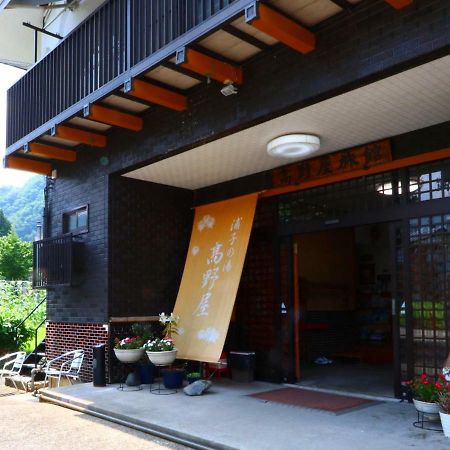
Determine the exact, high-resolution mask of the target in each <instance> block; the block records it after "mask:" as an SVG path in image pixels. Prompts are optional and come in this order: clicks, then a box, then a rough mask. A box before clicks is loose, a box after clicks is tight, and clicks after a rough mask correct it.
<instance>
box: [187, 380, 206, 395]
mask: <svg viewBox="0 0 450 450" xmlns="http://www.w3.org/2000/svg"><path fill="white" fill-rule="evenodd" d="M211 385H212V382H211V381H209V380H198V381H194V383H192V384H189V385H187V386H186V387H185V388H184V389H183V391H184V393H185V394H186V395H202V394H203V393H204V392H206V391H207V390H208V389H209V388H210V387H211Z"/></svg>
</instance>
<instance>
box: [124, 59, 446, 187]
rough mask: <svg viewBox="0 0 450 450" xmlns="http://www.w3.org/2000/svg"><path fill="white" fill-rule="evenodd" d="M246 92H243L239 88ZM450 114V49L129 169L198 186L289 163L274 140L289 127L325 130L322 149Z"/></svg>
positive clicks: (313, 131) (437, 120)
mask: <svg viewBox="0 0 450 450" xmlns="http://www.w3.org/2000/svg"><path fill="white" fill-rule="evenodd" d="M238 95H239V94H238ZM448 120H450V56H446V57H444V58H441V59H438V60H435V61H432V62H430V63H427V64H424V65H422V66H419V67H416V68H414V69H411V70H408V71H405V72H402V73H400V74H397V75H394V76H392V77H389V78H385V79H383V80H381V81H378V82H376V83H373V84H370V85H367V86H364V87H361V88H359V89H355V90H353V91H351V92H348V93H345V94H342V95H339V96H337V97H333V98H331V99H329V100H325V101H323V102H320V103H316V104H314V105H312V106H308V107H306V108H303V109H300V110H298V111H295V112H292V113H289V114H286V115H284V116H281V117H278V118H276V119H273V120H270V121H267V122H264V123H261V124H259V125H256V126H254V127H251V128H248V129H246V130H243V131H240V132H238V133H235V134H232V135H230V136H227V137H224V138H222V139H218V140H215V141H213V142H210V143H207V144H204V145H201V146H200V147H197V148H195V149H192V150H189V151H187V152H184V153H181V154H179V155H176V156H173V157H170V158H166V159H164V160H161V161H159V162H156V163H154V164H150V165H148V166H145V167H142V168H140V169H137V170H134V171H131V172H129V173H127V174H125V175H124V176H127V177H130V178H135V179H138V180H143V181H151V182H154V183H161V184H166V185H171V186H177V187H182V188H186V189H198V188H202V187H205V186H210V185H213V184H217V183H221V182H224V181H228V180H232V179H235V178H239V177H243V176H246V175H250V174H253V173H258V172H261V171H264V170H268V169H273V168H275V167H279V166H283V165H285V164H288V163H290V162H294V161H295V160H290V161H287V160H286V159H282V158H274V157H271V156H269V155H268V154H267V152H266V145H267V142H268V141H269V140H271V139H273V138H275V137H277V136H280V135H283V134H287V133H311V134H316V135H318V136H320V138H321V142H322V146H321V150H320V151H319V152H318V153H317V155H321V154H326V153H331V152H334V151H337V150H340V149H345V148H350V147H353V146H356V145H360V144H364V143H367V142H372V141H376V140H379V139H383V138H386V137H390V136H395V135H398V134H402V133H406V132H409V131H413V130H417V129H420V128H424V127H428V126H431V125H435V124H438V123H442V122H446V121H448Z"/></svg>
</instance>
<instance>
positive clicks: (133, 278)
mask: <svg viewBox="0 0 450 450" xmlns="http://www.w3.org/2000/svg"><path fill="white" fill-rule="evenodd" d="M191 206H192V192H191V191H188V190H185V189H177V188H173V187H169V186H163V185H158V184H154V183H146V182H143V181H138V180H133V179H130V178H125V177H111V180H110V197H109V214H110V215H109V251H108V253H109V315H110V316H112V317H117V316H119V317H123V316H125V317H127V316H150V315H156V314H159V313H160V312H162V311H165V312H170V311H172V309H173V305H174V304H175V299H176V296H177V293H178V286H179V284H180V281H181V276H182V273H183V267H184V261H185V258H186V254H187V250H188V245H189V238H190V233H191V228H192V220H193V211H192V209H191Z"/></svg>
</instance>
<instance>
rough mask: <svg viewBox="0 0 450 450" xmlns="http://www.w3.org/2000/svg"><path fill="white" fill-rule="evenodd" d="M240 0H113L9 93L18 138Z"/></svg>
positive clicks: (10, 131) (12, 135) (11, 133)
mask: <svg viewBox="0 0 450 450" xmlns="http://www.w3.org/2000/svg"><path fill="white" fill-rule="evenodd" d="M236 1H237V0H152V1H149V0H110V1H109V2H106V3H105V4H104V5H103V6H101V7H100V8H99V9H98V10H96V11H95V12H94V13H93V14H92V15H91V16H89V17H88V18H87V19H86V20H85V21H84V22H83V23H81V24H80V25H79V26H78V27H77V28H76V29H74V30H73V31H72V32H71V33H70V34H69V35H67V36H66V37H65V38H64V39H63V40H62V41H61V43H60V44H59V45H58V46H57V47H56V48H55V49H54V50H53V51H52V52H50V53H49V54H48V55H46V56H45V57H44V58H43V59H42V60H41V61H39V62H38V63H36V64H35V65H34V66H33V67H32V68H31V69H29V70H28V72H27V73H26V74H25V75H24V76H23V77H22V78H21V79H20V80H19V81H18V82H17V83H16V84H14V85H13V86H11V88H10V89H9V90H8V93H7V111H8V118H7V146H8V147H9V146H11V145H12V144H14V143H16V142H18V141H19V140H21V139H22V138H23V137H25V136H27V135H28V134H29V133H31V132H32V131H34V130H36V129H37V128H39V127H41V126H42V125H44V124H46V123H47V122H49V121H50V120H52V119H53V118H54V117H56V116H57V115H58V114H60V113H62V112H63V111H65V110H67V109H68V108H70V107H71V106H73V105H75V104H76V103H77V102H80V101H82V100H84V99H87V98H88V96H89V95H90V94H92V93H94V92H95V91H97V90H98V89H100V88H101V87H103V86H105V85H106V84H107V83H109V82H111V81H113V80H116V79H117V78H118V77H121V76H123V75H125V74H126V73H127V71H130V69H131V68H133V67H134V66H136V65H137V64H138V63H140V62H142V61H143V60H144V59H145V58H148V57H149V56H151V55H152V54H154V53H155V52H157V51H158V50H160V49H161V48H163V47H164V46H166V45H167V44H168V43H170V42H172V41H174V40H175V39H177V38H178V37H180V36H182V35H183V34H185V33H187V32H188V31H190V30H192V29H193V28H195V27H196V26H198V25H199V24H201V23H202V22H204V21H206V20H207V19H209V18H210V17H212V16H213V15H214V14H216V13H218V12H219V11H221V10H223V9H225V8H226V7H228V6H229V5H230V4H232V3H234V2H236Z"/></svg>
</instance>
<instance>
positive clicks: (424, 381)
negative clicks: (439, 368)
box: [422, 380, 430, 384]
mask: <svg viewBox="0 0 450 450" xmlns="http://www.w3.org/2000/svg"><path fill="white" fill-rule="evenodd" d="M422 384H430V382H429V381H428V380H423V382H422Z"/></svg>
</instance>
